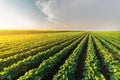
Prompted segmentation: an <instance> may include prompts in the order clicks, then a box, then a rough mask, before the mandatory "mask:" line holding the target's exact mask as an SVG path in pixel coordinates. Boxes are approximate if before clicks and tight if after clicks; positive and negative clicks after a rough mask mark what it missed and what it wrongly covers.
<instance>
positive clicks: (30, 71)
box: [0, 30, 120, 80]
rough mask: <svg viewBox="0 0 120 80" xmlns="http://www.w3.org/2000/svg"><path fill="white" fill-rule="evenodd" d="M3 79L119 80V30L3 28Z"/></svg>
mask: <svg viewBox="0 0 120 80" xmlns="http://www.w3.org/2000/svg"><path fill="white" fill-rule="evenodd" d="M0 80H120V32H82V31H81V32H79V31H22V30H21V31H15V30H13V31H0Z"/></svg>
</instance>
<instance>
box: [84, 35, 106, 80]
mask: <svg viewBox="0 0 120 80" xmlns="http://www.w3.org/2000/svg"><path fill="white" fill-rule="evenodd" d="M83 75H84V77H83V79H82V80H105V78H104V76H103V75H102V74H101V72H100V64H99V61H98V59H97V56H96V51H95V49H94V45H93V42H92V37H91V35H90V36H89V40H88V48H87V54H86V59H85V63H84V72H83Z"/></svg>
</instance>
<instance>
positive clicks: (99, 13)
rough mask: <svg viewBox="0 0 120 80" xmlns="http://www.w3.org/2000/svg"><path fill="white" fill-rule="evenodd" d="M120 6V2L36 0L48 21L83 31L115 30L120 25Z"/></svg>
mask: <svg viewBox="0 0 120 80" xmlns="http://www.w3.org/2000/svg"><path fill="white" fill-rule="evenodd" d="M119 4H120V1H119V0H114V1H113V0H99V1H98V0H36V6H37V7H38V8H39V9H40V10H41V11H42V13H43V14H44V15H46V18H47V19H48V21H50V22H52V23H55V24H61V25H64V26H67V27H68V26H74V27H75V28H81V27H82V28H83V29H85V28H88V29H91V28H92V26H95V27H100V26H104V25H112V26H111V27H109V26H107V28H111V29H113V28H112V27H113V25H120V23H119V21H120V16H119V15H120V11H119V8H120V5H119ZM83 26H84V27H83ZM95 27H93V28H94V29H95ZM114 27H115V28H118V26H114ZM68 28H70V27H68ZM96 29H98V28H96Z"/></svg>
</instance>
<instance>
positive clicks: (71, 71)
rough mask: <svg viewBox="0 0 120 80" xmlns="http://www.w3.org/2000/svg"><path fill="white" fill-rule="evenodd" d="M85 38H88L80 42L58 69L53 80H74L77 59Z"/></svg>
mask: <svg viewBox="0 0 120 80" xmlns="http://www.w3.org/2000/svg"><path fill="white" fill-rule="evenodd" d="M87 37H88V36H86V37H85V38H84V39H83V40H82V41H81V42H80V44H79V45H78V46H77V47H76V49H75V50H74V51H73V53H72V54H71V55H70V56H69V58H68V59H67V60H66V61H65V63H64V64H63V65H62V66H61V67H60V68H59V71H58V72H57V73H56V74H55V75H54V77H53V80H75V71H76V69H77V64H78V58H79V55H80V54H81V52H82V49H83V47H84V45H85V43H86V41H87Z"/></svg>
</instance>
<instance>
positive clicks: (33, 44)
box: [0, 35, 77, 59]
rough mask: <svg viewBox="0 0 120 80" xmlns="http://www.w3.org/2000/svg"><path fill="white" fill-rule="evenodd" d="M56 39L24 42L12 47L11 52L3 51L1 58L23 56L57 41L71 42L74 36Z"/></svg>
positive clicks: (49, 38)
mask: <svg viewBox="0 0 120 80" xmlns="http://www.w3.org/2000/svg"><path fill="white" fill-rule="evenodd" d="M74 36H75V35H74ZM76 36H77V35H76ZM55 37H56V38H54V36H53V37H48V38H47V39H44V38H43V39H41V38H40V41H36V39H33V40H31V41H27V42H26V41H25V40H23V41H24V42H23V43H22V44H19V45H16V46H15V47H12V46H10V47H11V49H10V50H6V51H1V54H0V58H1V59H4V58H7V57H10V56H14V55H16V54H21V53H24V52H27V51H30V50H32V49H36V48H39V47H40V48H41V47H44V46H45V45H48V44H51V43H53V44H54V42H56V41H60V40H66V39H67V40H69V38H72V37H73V36H70V37H68V36H58V37H57V36H55ZM37 39H38V38H37ZM38 40H39V39H38ZM16 43H20V42H16ZM2 53H3V54H2Z"/></svg>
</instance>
